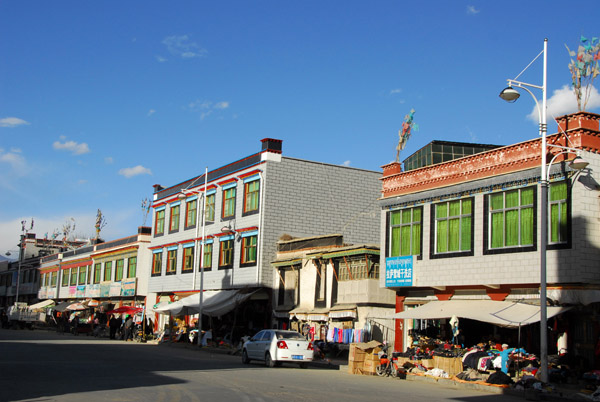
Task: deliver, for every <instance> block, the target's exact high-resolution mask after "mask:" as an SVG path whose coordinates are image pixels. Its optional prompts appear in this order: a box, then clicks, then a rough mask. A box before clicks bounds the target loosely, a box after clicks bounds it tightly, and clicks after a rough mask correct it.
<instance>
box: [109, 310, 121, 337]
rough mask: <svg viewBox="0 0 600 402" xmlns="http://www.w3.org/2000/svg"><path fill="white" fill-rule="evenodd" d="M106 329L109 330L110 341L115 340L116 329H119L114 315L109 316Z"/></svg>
mask: <svg viewBox="0 0 600 402" xmlns="http://www.w3.org/2000/svg"><path fill="white" fill-rule="evenodd" d="M108 328H109V330H110V332H109V334H110V339H115V335H116V333H117V329H119V322H118V321H117V319H116V318H115V316H114V315H112V314H111V316H110V319H109V320H108Z"/></svg>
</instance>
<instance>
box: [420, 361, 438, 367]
mask: <svg viewBox="0 0 600 402" xmlns="http://www.w3.org/2000/svg"><path fill="white" fill-rule="evenodd" d="M421 364H422V365H423V366H424V367H426V368H428V369H432V368H434V367H435V363H434V360H433V359H422V360H421Z"/></svg>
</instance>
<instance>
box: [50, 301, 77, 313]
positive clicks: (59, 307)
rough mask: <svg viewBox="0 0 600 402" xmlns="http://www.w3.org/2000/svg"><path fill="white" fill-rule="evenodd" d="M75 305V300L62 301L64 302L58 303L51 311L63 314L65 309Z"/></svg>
mask: <svg viewBox="0 0 600 402" xmlns="http://www.w3.org/2000/svg"><path fill="white" fill-rule="evenodd" d="M75 303H77V301H76V300H68V301H64V302H62V303H59V304H57V305H56V306H54V307H52V309H53V310H55V311H60V312H63V311H65V310H67V307H69V306H70V305H71V304H75Z"/></svg>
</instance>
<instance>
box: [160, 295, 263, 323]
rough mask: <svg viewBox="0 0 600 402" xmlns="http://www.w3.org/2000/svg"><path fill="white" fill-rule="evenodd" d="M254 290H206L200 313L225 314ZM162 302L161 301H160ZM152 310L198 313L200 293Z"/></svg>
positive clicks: (176, 313)
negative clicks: (244, 291)
mask: <svg viewBox="0 0 600 402" xmlns="http://www.w3.org/2000/svg"><path fill="white" fill-rule="evenodd" d="M253 293H254V292H250V293H241V292H240V291H239V290H207V291H205V292H204V293H203V297H202V314H203V315H207V316H210V317H218V316H221V315H224V314H227V313H228V312H230V311H231V310H233V309H234V308H235V307H236V306H237V305H239V304H241V303H243V302H244V301H245V300H246V299H248V298H249V297H250V296H251V295H252V294H253ZM161 304H162V303H161ZM154 311H156V312H157V313H161V314H171V315H179V316H181V315H193V314H198V313H200V293H196V294H193V295H191V296H188V297H185V298H183V299H181V300H178V301H176V302H173V303H170V304H168V305H165V306H157V307H155V308H154Z"/></svg>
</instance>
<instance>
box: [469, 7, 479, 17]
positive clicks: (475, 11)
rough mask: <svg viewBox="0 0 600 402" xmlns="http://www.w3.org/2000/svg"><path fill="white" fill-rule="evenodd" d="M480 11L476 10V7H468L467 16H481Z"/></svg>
mask: <svg viewBox="0 0 600 402" xmlns="http://www.w3.org/2000/svg"><path fill="white" fill-rule="evenodd" d="M480 11H481V10H478V9H476V8H475V6H467V14H472V15H475V14H479V12H480Z"/></svg>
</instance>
